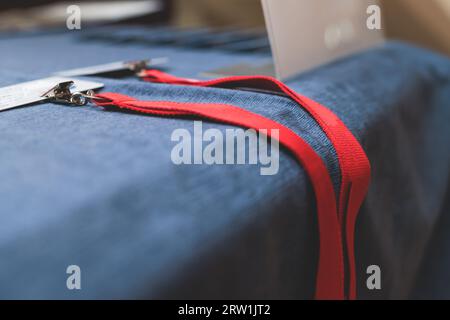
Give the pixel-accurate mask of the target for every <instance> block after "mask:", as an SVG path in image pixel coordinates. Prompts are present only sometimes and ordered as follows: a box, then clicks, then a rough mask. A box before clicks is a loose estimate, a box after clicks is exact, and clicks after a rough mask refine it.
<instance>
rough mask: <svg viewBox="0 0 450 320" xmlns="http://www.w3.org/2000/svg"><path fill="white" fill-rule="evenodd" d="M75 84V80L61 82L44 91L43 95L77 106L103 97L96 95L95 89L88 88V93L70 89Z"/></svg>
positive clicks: (55, 100)
mask: <svg viewBox="0 0 450 320" xmlns="http://www.w3.org/2000/svg"><path fill="white" fill-rule="evenodd" d="M73 84H74V82H73V81H65V82H60V83H58V84H57V85H56V86H54V87H53V88H51V89H50V90H48V91H47V92H46V93H44V94H43V95H42V97H46V98H48V99H50V100H52V101H54V102H58V103H65V104H73V105H77V106H84V105H86V103H87V102H88V101H89V100H96V99H98V100H101V98H97V97H95V92H94V90H87V91H86V93H82V92H72V91H70V88H71V87H72V86H73Z"/></svg>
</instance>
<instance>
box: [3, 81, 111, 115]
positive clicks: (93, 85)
mask: <svg viewBox="0 0 450 320" xmlns="http://www.w3.org/2000/svg"><path fill="white" fill-rule="evenodd" d="M66 81H73V82H74V84H73V86H72V91H73V92H85V91H87V90H91V89H92V90H95V89H100V88H102V87H103V83H100V82H93V81H85V80H79V79H70V78H63V77H50V78H44V79H39V80H34V81H29V82H22V83H19V84H15V85H12V86H8V87H3V88H0V111H4V110H8V109H12V108H16V107H20V106H24V105H27V104H31V103H36V102H41V101H45V100H48V98H46V97H43V96H42V95H43V94H45V93H46V92H47V91H49V90H50V89H52V88H53V87H54V86H56V85H57V84H58V83H61V82H66Z"/></svg>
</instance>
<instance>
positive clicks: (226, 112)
mask: <svg viewBox="0 0 450 320" xmlns="http://www.w3.org/2000/svg"><path fill="white" fill-rule="evenodd" d="M141 76H142V78H143V79H144V80H146V81H151V82H159V83H172V84H184V85H194V86H209V87H222V88H250V89H255V90H265V91H271V92H276V93H280V94H283V95H287V96H289V97H290V98H291V99H293V100H294V101H296V102H297V103H298V104H299V105H300V106H301V107H303V108H304V109H305V110H307V111H308V112H309V113H310V115H311V116H312V117H313V118H314V119H315V120H316V121H317V123H318V124H319V125H320V127H321V128H322V130H323V131H324V132H325V133H326V135H327V136H328V138H329V139H330V141H331V142H332V144H333V146H334V148H335V150H336V153H337V156H338V160H339V165H340V170H341V187H340V194H339V210H337V202H336V197H335V194H334V189H333V185H332V181H331V178H330V176H329V174H328V171H327V168H326V166H325V164H324V163H323V160H322V159H321V158H320V156H318V155H317V154H316V152H315V151H314V150H313V149H312V148H311V147H310V146H309V145H308V144H307V143H306V142H305V141H304V140H303V139H302V138H301V137H299V136H298V135H297V134H295V133H294V132H293V131H292V130H290V129H289V128H287V127H285V126H283V125H281V124H279V123H277V122H275V121H273V120H270V119H267V118H265V117H263V116H260V115H258V114H255V113H252V112H249V111H247V110H244V109H241V108H238V107H236V106H232V105H227V104H216V103H180V102H170V101H141V100H136V99H133V98H131V97H128V96H124V95H120V94H114V93H102V94H99V95H97V96H98V97H99V98H102V99H103V100H94V101H95V103H96V104H97V105H100V106H116V107H119V108H123V109H128V110H133V111H137V112H142V113H147V114H155V115H161V116H180V115H194V116H197V117H200V118H205V119H209V120H213V121H217V122H224V123H229V124H233V125H237V126H241V127H246V128H253V129H256V130H261V129H267V132H268V133H269V135H270V132H271V131H270V129H278V130H279V133H280V134H279V142H280V143H281V144H282V145H284V146H285V147H286V148H287V149H288V150H290V151H291V152H292V153H293V154H294V155H295V157H296V158H297V160H298V161H299V162H300V164H301V165H302V166H303V167H304V169H305V170H306V172H307V174H308V176H309V178H310V180H311V183H312V186H313V189H314V192H315V196H316V203H317V215H318V225H319V236H320V252H319V263H318V270H317V278H316V298H317V299H344V298H345V297H346V292H345V291H346V288H345V283H346V279H345V278H346V277H345V273H346V272H345V269H344V265H345V261H347V263H348V274H349V279H348V297H349V298H350V299H355V298H356V271H355V256H354V228H355V222H356V217H357V214H358V211H359V208H360V206H361V204H362V201H363V200H364V198H365V195H366V193H367V189H368V185H369V181H370V164H369V161H368V159H367V157H366V155H365V153H364V151H363V150H362V148H361V146H360V145H359V143H358V141H357V140H356V139H355V137H354V136H353V135H352V133H351V132H350V131H349V130H348V129H347V127H346V126H345V125H344V123H343V122H342V121H341V120H340V119H339V118H338V117H337V116H336V115H335V114H334V113H332V112H331V111H330V110H328V109H327V108H325V107H323V106H322V105H320V104H318V103H317V102H315V101H313V100H311V99H309V98H307V97H304V96H301V95H298V94H297V93H295V92H294V91H292V90H291V89H289V88H288V87H287V86H285V85H284V84H283V83H281V82H279V81H277V80H275V79H273V78H270V77H263V76H253V77H229V78H224V79H217V80H210V81H198V80H193V79H184V78H178V77H174V76H171V75H168V74H165V73H162V72H160V71H155V70H145V71H143V72H142V73H141ZM343 237H345V238H343ZM344 242H346V253H347V256H346V259H347V260H345V259H344V250H343V247H344V245H343V243H344Z"/></svg>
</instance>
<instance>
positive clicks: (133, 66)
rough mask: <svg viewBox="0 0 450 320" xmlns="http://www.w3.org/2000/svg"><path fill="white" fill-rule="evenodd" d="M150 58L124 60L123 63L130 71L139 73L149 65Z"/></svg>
mask: <svg viewBox="0 0 450 320" xmlns="http://www.w3.org/2000/svg"><path fill="white" fill-rule="evenodd" d="M149 62H150V60H136V61H128V62H125V63H124V65H125V67H126V68H128V69H129V70H130V71H132V72H134V73H136V74H139V73H140V72H141V71H142V70H145V69H147V68H148V66H149Z"/></svg>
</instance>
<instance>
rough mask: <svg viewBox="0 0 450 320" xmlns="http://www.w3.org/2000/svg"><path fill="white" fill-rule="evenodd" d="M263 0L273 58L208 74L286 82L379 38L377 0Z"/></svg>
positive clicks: (359, 49)
mask: <svg viewBox="0 0 450 320" xmlns="http://www.w3.org/2000/svg"><path fill="white" fill-rule="evenodd" d="M261 2H262V8H263V10H264V17H265V22H266V28H267V33H268V35H269V39H270V45H271V50H272V56H273V61H271V62H269V63H263V64H255V65H249V64H240V65H235V66H231V67H227V68H222V69H221V70H215V71H211V72H208V73H207V74H209V75H215V76H218V75H221V76H224V75H231V74H234V75H240V74H242V75H243V74H265V75H271V76H276V77H277V78H279V79H282V80H285V79H288V78H290V77H293V76H296V75H298V74H300V73H301V72H304V71H307V70H310V69H313V68H315V67H317V66H320V65H322V64H325V63H327V62H331V61H333V60H335V59H338V58H341V57H343V56H346V55H348V54H351V53H355V52H358V51H361V50H364V49H367V48H369V47H372V46H376V45H378V44H380V43H381V42H382V41H383V31H382V28H381V29H378V28H377V26H376V24H374V22H377V20H376V19H381V18H382V17H381V13H380V12H379V6H378V0H261ZM368 23H369V24H368ZM379 26H382V21H381V24H380V25H379Z"/></svg>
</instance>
